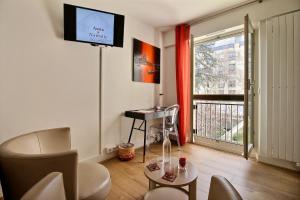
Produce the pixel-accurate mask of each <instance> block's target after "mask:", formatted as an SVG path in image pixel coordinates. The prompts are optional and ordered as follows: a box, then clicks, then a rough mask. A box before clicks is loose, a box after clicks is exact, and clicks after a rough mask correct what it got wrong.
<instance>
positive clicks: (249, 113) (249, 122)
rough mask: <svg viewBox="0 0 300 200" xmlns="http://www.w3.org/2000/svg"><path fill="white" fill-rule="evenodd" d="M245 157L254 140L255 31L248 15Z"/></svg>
mask: <svg viewBox="0 0 300 200" xmlns="http://www.w3.org/2000/svg"><path fill="white" fill-rule="evenodd" d="M244 37H245V48H244V52H245V53H244V59H245V61H244V65H245V69H244V131H243V134H244V135H243V140H244V157H245V158H246V159H248V157H249V154H250V151H251V150H252V148H253V140H254V118H253V117H254V115H253V114H254V29H253V26H252V23H251V20H250V19H249V16H248V15H246V16H245V18H244Z"/></svg>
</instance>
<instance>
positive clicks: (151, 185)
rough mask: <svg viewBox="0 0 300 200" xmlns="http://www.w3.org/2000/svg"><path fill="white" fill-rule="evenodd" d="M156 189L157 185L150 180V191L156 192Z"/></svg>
mask: <svg viewBox="0 0 300 200" xmlns="http://www.w3.org/2000/svg"><path fill="white" fill-rule="evenodd" d="M155 188H156V183H155V182H154V181H151V180H150V179H149V190H154V189H155Z"/></svg>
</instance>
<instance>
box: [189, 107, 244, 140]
mask: <svg viewBox="0 0 300 200" xmlns="http://www.w3.org/2000/svg"><path fill="white" fill-rule="evenodd" d="M194 105H195V121H196V123H195V129H196V130H195V133H196V134H197V136H200V137H204V138H209V139H213V140H217V141H223V142H228V143H233V144H241V145H242V144H243V127H244V126H243V122H244V121H243V118H244V114H243V110H244V104H243V103H242V102H221V101H194Z"/></svg>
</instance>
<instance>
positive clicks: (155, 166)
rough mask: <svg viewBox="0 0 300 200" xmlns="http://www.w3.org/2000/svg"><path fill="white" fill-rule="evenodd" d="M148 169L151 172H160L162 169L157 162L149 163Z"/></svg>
mask: <svg viewBox="0 0 300 200" xmlns="http://www.w3.org/2000/svg"><path fill="white" fill-rule="evenodd" d="M147 168H148V169H149V171H151V172H152V171H155V170H160V167H159V166H158V164H157V162H153V163H149V165H147Z"/></svg>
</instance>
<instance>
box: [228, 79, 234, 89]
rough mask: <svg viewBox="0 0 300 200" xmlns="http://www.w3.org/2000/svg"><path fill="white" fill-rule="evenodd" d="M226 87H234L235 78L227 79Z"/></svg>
mask: <svg viewBox="0 0 300 200" xmlns="http://www.w3.org/2000/svg"><path fill="white" fill-rule="evenodd" d="M228 87H229V88H234V87H235V80H229V81H228Z"/></svg>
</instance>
